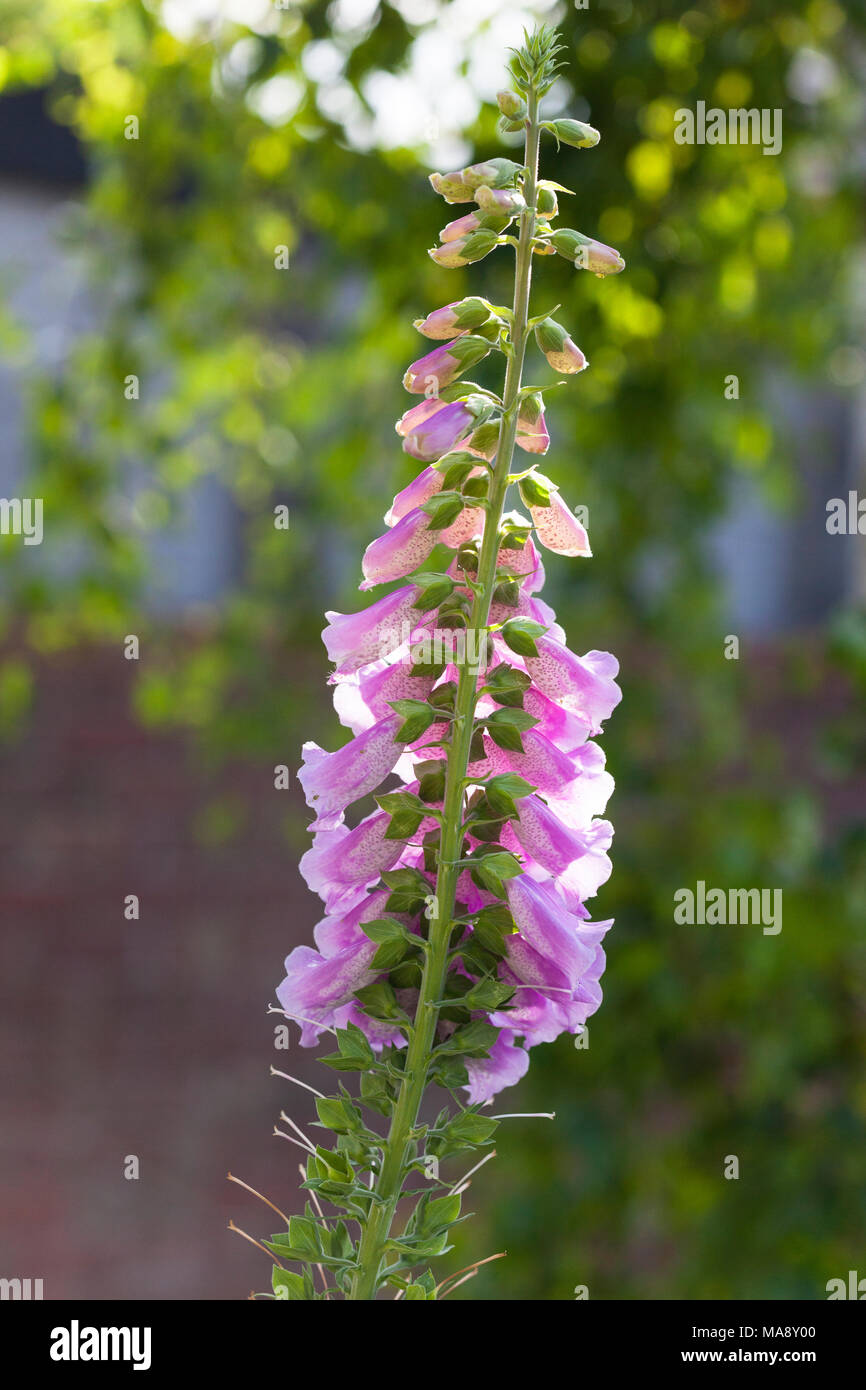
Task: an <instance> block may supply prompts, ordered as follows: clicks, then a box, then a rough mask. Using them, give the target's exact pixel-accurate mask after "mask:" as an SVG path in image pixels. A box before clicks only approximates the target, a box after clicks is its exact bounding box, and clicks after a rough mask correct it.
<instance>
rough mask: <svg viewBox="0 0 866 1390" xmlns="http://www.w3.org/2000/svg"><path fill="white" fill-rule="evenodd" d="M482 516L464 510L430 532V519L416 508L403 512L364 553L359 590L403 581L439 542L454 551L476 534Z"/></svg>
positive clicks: (474, 509) (479, 511) (478, 510)
mask: <svg viewBox="0 0 866 1390" xmlns="http://www.w3.org/2000/svg"><path fill="white" fill-rule="evenodd" d="M482 525H483V513H482V512H481V510H480V508H478V507H464V508H463V510H462V511H461V512H460V513H459V515H458V516H457V517H456V518H455V519H454V521H453V522H452V523H451V525H450V526H446V527H443V528H442V529H441V530H438V531H431V529H430V517H429V516H428V515H427V513H426V512H425V511H422V510H421V508H420V507H417V508H416V509H415V510H414V511H411V512H407V513H406V515H405V516H404V517H402V518H401V519H400V521H398V522H397V524H396V525H395V526H392V528H391V529H390V531H386V532H385V533H384V535H382V536H377V537H376V539H375V540H374V541H371V542H370V544H369V545H368V546H367V549H366V551H365V552H364V559H363V562H362V568H363V571H364V581H363V583H362V584H361V588H362V589H371V588H373V586H374V585H376V584H385V583H387V582H388V581H389V580H391V579H403V578H404V577H405V576H406V575H407V574H411V573H412V571H413V570H415V569H417V567H418V566H419V565H420V564H423V562H424V561H425V560H426V559H427V556H428V555H429V554H430V552H431V551H432V550H433V548H434V546H436V545H437V544H438V543H439V542H440V541H441V542H442V543H443V544H444V545H447V546H451V547H452V548H454V549H456V548H457V547H458V546H461V545H463V544H464V543H465V542H466V541H469V540H472V538H473V537H474V536H476V535H478V534H479V532H480V530H481V528H482Z"/></svg>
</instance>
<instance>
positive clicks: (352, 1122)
mask: <svg viewBox="0 0 866 1390" xmlns="http://www.w3.org/2000/svg"><path fill="white" fill-rule="evenodd" d="M316 1113H317V1115H318V1116H319V1123H320V1124H323V1125H324V1126H325V1128H326V1129H332V1130H333V1131H334V1133H335V1134H349V1133H350V1132H351V1131H353V1130H355V1131H357V1130H361V1129H363V1127H364V1125H363V1121H362V1119H361V1113H360V1111H359V1110H358V1109H357V1108H356V1107H355V1106H354V1105H353V1104H352V1102H351V1101H350V1100H347V1099H346V1098H345V1097H344V1096H317V1097H316Z"/></svg>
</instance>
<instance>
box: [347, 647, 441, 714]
mask: <svg viewBox="0 0 866 1390" xmlns="http://www.w3.org/2000/svg"><path fill="white" fill-rule="evenodd" d="M434 684H435V677H434V676H419V675H417V674H416V671H415V667H414V666H413V664H412V661H411V655H410V649H409V646H408V644H406V645H404V646H402V647H399V648H398V649H397V656H396V659H395V660H393V661H392V662H390V663H385V662H379V661H376V662H373V663H371V664H370V665H369V666H364V667H362V668H361V670H360V671H355V672H353V673H352V674H351V675H349V676H347V677H346V678H345V679H342V680H340V682H339V684H338V685H337V686H336V688H335V690H334V709H335V710H336V712H337V716H338V718H339V720H340V723H341V724H344V725H345V726H346V728H347V729H351V730H352V733H353V734H360V733H363V731H364V729H369V728H370V727H371V726H372V725H373V724H377V723H378V722H379V720H380V719H386V718H387V716H388V715H389V713H390V712H391V702H392V701H393V700H426V698H427V696H428V695H429V693H430V691H431V690H432V689H433V686H434Z"/></svg>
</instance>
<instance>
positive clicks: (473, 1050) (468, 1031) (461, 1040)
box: [437, 1018, 499, 1057]
mask: <svg viewBox="0 0 866 1390" xmlns="http://www.w3.org/2000/svg"><path fill="white" fill-rule="evenodd" d="M498 1036H499V1029H498V1028H494V1026H493V1024H492V1023H485V1022H484V1020H483V1019H480V1018H478V1019H473V1020H472V1022H471V1023H466V1024H464V1026H463V1027H462V1028H458V1029H457V1031H456V1032H454V1033H452V1034H451V1037H450V1038H447V1039H446V1041H445V1042H444V1043H440V1044H439V1047H438V1048H437V1051H438V1052H447V1053H451V1054H454V1053H459V1054H460V1055H461V1056H465V1057H483V1056H484V1055H485V1054H486V1053H487V1052H488V1051H489V1049H490V1048H491V1047H492V1046H493V1044H494V1043H495V1042H496V1039H497V1038H498Z"/></svg>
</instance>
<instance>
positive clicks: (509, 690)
mask: <svg viewBox="0 0 866 1390" xmlns="http://www.w3.org/2000/svg"><path fill="white" fill-rule="evenodd" d="M531 684H532V679H531V677H530V676H529V675H527V673H526V671H520V670H518V668H517V667H516V666H509V665H508V663H507V662H504V661H503V662H500V664H499V665H498V666H494V668H493V670H492V671H490V672H489V674H488V675H487V676H486V678H485V683H484V693H486V694H490V695H492V696H493V698H494V700H496V701H497V703H498V704H500V705H508V706H509V707H511V708H514V709H522V708H523V696H524V692H525V691H527V690H528V689H529V687H530V685H531Z"/></svg>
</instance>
